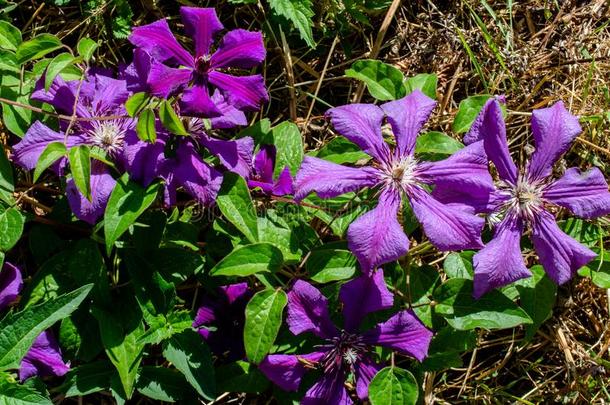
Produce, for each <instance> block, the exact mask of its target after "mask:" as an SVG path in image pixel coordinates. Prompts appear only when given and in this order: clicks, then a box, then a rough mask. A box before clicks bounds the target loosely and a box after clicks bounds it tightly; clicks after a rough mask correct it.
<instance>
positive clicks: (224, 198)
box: [216, 172, 258, 243]
mask: <svg viewBox="0 0 610 405" xmlns="http://www.w3.org/2000/svg"><path fill="white" fill-rule="evenodd" d="M216 204H217V205H218V208H220V212H222V214H223V215H224V216H225V217H226V218H227V220H229V222H231V223H232V224H233V225H235V227H236V228H237V229H238V230H239V231H240V232H241V233H243V234H244V236H245V237H246V239H248V241H250V242H252V243H254V242H257V241H258V225H257V220H256V211H255V209H254V204H253V202H252V198H251V197H250V190H249V189H248V185H247V184H246V181H245V180H244V179H243V177H241V176H240V175H238V174H236V173H233V172H226V173H225V174H224V179H223V182H222V186H221V187H220V191H219V192H218V197H216Z"/></svg>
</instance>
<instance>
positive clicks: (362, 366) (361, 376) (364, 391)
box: [354, 356, 383, 401]
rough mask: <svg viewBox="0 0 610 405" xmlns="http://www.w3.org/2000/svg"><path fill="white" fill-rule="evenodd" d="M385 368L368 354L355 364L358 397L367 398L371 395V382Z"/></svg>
mask: <svg viewBox="0 0 610 405" xmlns="http://www.w3.org/2000/svg"><path fill="white" fill-rule="evenodd" d="M382 368H383V366H382V365H380V364H377V363H375V362H374V361H372V360H371V359H369V358H368V357H367V356H364V357H362V360H360V361H358V362H356V364H354V369H355V370H354V372H355V374H356V393H357V394H358V398H360V399H361V400H363V401H364V400H366V399H367V398H368V396H369V384H370V383H371V380H372V379H373V377H375V375H376V374H377V373H378V372H379V370H381V369H382Z"/></svg>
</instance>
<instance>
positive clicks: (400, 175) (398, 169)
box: [383, 156, 417, 190]
mask: <svg viewBox="0 0 610 405" xmlns="http://www.w3.org/2000/svg"><path fill="white" fill-rule="evenodd" d="M383 180H384V182H385V183H386V185H387V186H388V187H395V188H397V189H399V190H405V189H407V188H408V187H409V186H412V185H413V184H415V183H417V159H415V157H413V156H407V157H404V158H402V159H400V160H396V161H395V162H393V163H392V164H391V165H389V166H388V167H386V169H385V170H384V179H383Z"/></svg>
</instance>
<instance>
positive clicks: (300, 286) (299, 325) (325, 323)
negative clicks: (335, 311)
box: [286, 280, 338, 339]
mask: <svg viewBox="0 0 610 405" xmlns="http://www.w3.org/2000/svg"><path fill="white" fill-rule="evenodd" d="M286 323H287V324H288V329H290V331H291V332H292V333H293V334H295V335H298V334H300V333H303V332H311V333H313V334H315V335H316V336H319V337H321V338H326V339H329V338H332V337H334V336H336V335H337V333H338V331H337V328H336V327H335V325H334V324H333V323H332V321H331V320H330V315H329V314H328V300H327V299H326V297H325V296H323V295H322V293H320V291H318V289H317V288H315V287H314V286H312V285H311V284H309V283H308V282H306V281H303V280H297V281H296V282H295V283H294V285H293V286H292V289H291V290H290V292H288V315H287V316H286Z"/></svg>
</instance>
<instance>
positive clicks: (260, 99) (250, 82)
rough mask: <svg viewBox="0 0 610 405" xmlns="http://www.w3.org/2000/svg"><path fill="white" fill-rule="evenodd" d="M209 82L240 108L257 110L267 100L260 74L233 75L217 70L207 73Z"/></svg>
mask: <svg viewBox="0 0 610 405" xmlns="http://www.w3.org/2000/svg"><path fill="white" fill-rule="evenodd" d="M208 77H209V80H210V83H212V84H213V85H214V86H216V87H218V88H219V89H221V90H222V91H223V93H224V95H225V96H226V97H227V98H228V99H229V101H230V102H231V104H233V105H234V106H235V107H236V108H238V109H240V110H252V111H254V110H257V109H258V108H260V106H261V104H262V103H266V102H267V101H269V94H268V93H267V88H266V87H265V79H264V78H263V76H261V75H251V76H233V75H229V74H226V73H221V72H218V71H212V72H210V73H209V74H208Z"/></svg>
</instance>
